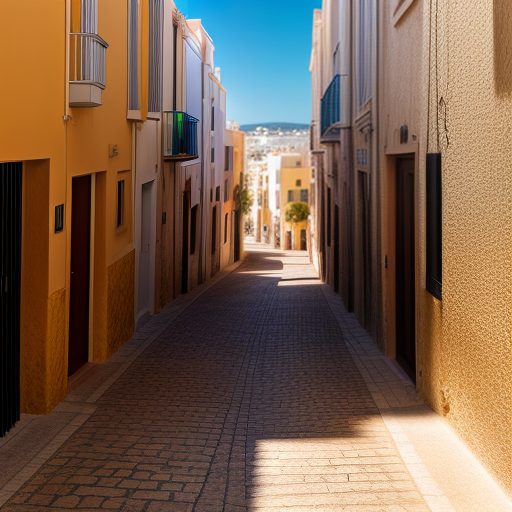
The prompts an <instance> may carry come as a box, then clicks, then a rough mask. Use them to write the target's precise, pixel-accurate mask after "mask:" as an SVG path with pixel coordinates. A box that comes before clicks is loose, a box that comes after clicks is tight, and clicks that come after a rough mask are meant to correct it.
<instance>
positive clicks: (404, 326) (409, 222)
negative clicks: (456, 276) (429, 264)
mask: <svg viewBox="0 0 512 512" xmlns="http://www.w3.org/2000/svg"><path fill="white" fill-rule="evenodd" d="M396 170H397V205H396V212H397V217H396V358H397V361H398V362H399V363H400V365H401V366H402V367H403V368H404V370H405V371H406V372H407V373H408V375H409V376H410V377H411V378H412V379H413V380H414V381H416V293H415V290H416V287H415V270H414V269H415V254H414V158H412V157H408V158H399V159H398V160H397V166H396Z"/></svg>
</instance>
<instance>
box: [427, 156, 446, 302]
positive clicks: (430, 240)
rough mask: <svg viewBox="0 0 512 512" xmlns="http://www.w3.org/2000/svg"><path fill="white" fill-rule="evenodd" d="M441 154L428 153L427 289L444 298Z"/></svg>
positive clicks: (437, 296)
mask: <svg viewBox="0 0 512 512" xmlns="http://www.w3.org/2000/svg"><path fill="white" fill-rule="evenodd" d="M441 170H442V161H441V154H440V153H434V154H429V155H427V283H426V286H427V291H428V292H429V293H431V294H432V295H433V296H434V297H436V298H437V299H439V300H441V299H442V282H443V268H442V266H443V233H442V229H443V224H442V192H441V184H442V179H441Z"/></svg>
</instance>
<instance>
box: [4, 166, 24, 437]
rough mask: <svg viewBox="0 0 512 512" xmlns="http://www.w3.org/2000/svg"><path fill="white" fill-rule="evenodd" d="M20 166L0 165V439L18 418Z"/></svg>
mask: <svg viewBox="0 0 512 512" xmlns="http://www.w3.org/2000/svg"><path fill="white" fill-rule="evenodd" d="M21 220H22V164H21V162H16V163H7V164H0V437H1V436H3V435H4V434H5V433H6V432H7V431H9V430H10V429H11V428H12V427H13V426H14V424H15V423H16V422H17V421H18V420H19V419H20V297H21V293H20V292H21Z"/></svg>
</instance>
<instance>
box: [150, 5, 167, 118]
mask: <svg viewBox="0 0 512 512" xmlns="http://www.w3.org/2000/svg"><path fill="white" fill-rule="evenodd" d="M163 11H164V4H163V0H153V1H152V2H149V98H148V111H149V112H154V113H156V112H158V113H160V112H161V110H162V87H163V85H162V66H163V63H162V44H163Z"/></svg>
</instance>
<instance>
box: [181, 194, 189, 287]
mask: <svg viewBox="0 0 512 512" xmlns="http://www.w3.org/2000/svg"><path fill="white" fill-rule="evenodd" d="M189 240H190V193H189V192H184V193H183V237H182V246H181V293H187V292H188V255H189Z"/></svg>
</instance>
